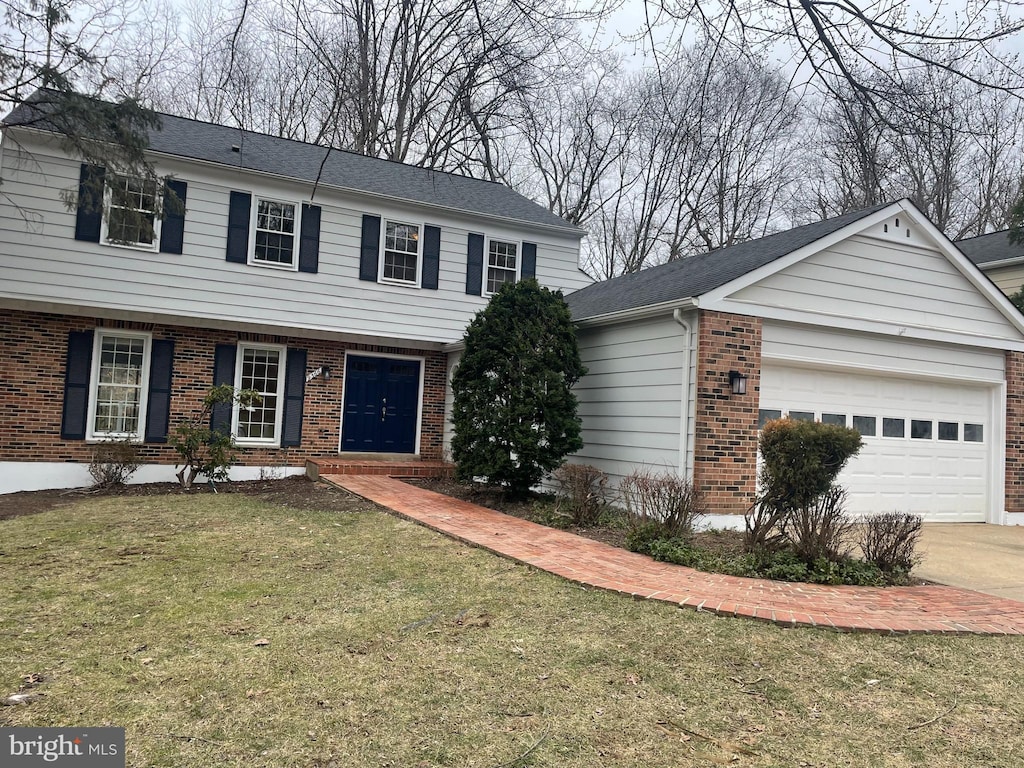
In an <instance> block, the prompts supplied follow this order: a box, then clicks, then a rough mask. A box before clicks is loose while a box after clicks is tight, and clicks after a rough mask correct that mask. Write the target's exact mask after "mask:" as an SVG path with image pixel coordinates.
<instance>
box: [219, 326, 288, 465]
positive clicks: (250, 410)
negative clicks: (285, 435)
mask: <svg viewBox="0 0 1024 768" xmlns="http://www.w3.org/2000/svg"><path fill="white" fill-rule="evenodd" d="M285 354H286V352H285V347H283V346H279V345H276V344H249V343H245V342H242V343H240V344H239V345H238V354H237V355H236V360H235V387H236V388H237V389H240V390H241V389H251V390H254V391H255V392H258V393H259V395H260V402H258V403H253V404H252V405H250V406H239V405H238V404H235V410H234V415H233V420H232V425H231V426H232V432H233V433H234V434H235V439H236V440H237V441H238V443H239V444H240V445H264V446H270V447H276V446H278V445H280V443H281V414H282V412H283V404H284V365H285Z"/></svg>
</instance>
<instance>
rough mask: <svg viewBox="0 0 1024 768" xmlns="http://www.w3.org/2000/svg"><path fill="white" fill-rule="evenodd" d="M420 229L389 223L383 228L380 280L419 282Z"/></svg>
mask: <svg viewBox="0 0 1024 768" xmlns="http://www.w3.org/2000/svg"><path fill="white" fill-rule="evenodd" d="M419 255H420V228H419V227H418V226H417V225H415V224H402V223H399V222H397V221H389V222H387V225H386V226H385V228H384V258H383V259H382V260H381V262H382V263H381V279H383V280H386V281H394V282H397V283H410V284H412V285H416V284H417V283H418V282H419Z"/></svg>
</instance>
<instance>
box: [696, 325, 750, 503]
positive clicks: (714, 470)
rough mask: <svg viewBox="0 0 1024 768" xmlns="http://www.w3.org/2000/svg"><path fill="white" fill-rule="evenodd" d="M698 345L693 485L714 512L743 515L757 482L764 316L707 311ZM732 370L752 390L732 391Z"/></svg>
mask: <svg viewBox="0 0 1024 768" xmlns="http://www.w3.org/2000/svg"><path fill="white" fill-rule="evenodd" d="M697 344H698V346H697V404H696V413H695V417H696V419H695V422H696V423H695V435H694V438H695V439H694V466H693V479H694V483H695V485H696V486H697V487H698V488H699V489H701V490H702V491H704V493H705V494H706V496H707V499H708V502H709V504H710V508H711V512H712V513H715V514H731V515H741V514H743V513H744V512H746V510H747V508H748V507H749V506H750V504H751V502H753V500H754V494H755V492H756V484H757V409H758V400H759V390H760V379H761V320H760V318H756V317H746V316H743V315H732V314H727V313H723V312H708V311H702V312H701V313H700V320H699V338H698V342H697ZM729 371H739V372H740V373H742V374H745V375H746V377H747V394H745V395H734V394H732V387H731V386H730V384H729Z"/></svg>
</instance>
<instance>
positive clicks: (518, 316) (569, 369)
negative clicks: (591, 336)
mask: <svg viewBox="0 0 1024 768" xmlns="http://www.w3.org/2000/svg"><path fill="white" fill-rule="evenodd" d="M464 341H465V351H464V352H463V353H462V359H461V360H460V362H459V366H458V368H457V369H456V370H455V374H454V375H453V377H452V391H453V393H454V396H455V405H454V409H453V414H452V422H453V424H454V427H455V436H454V438H453V440H452V453H453V458H454V459H455V463H456V464H457V466H458V475H459V477H460V478H462V479H464V480H468V479H472V478H475V477H484V478H486V479H487V481H488V482H490V483H494V484H497V485H502V486H505V487H506V488H507V489H508V490H509V491H510V492H511V493H513V494H518V495H522V494H525V493H526V492H527V491H528V490H529V489H530V488H531V487H532V486H534V485H536V484H537V483H538V482H540V480H541V478H542V477H543V476H544V474H545V473H547V472H550V471H552V470H553V469H555V468H556V467H558V466H559V465H560V464H561V463H562V459H563V458H564V457H565V456H566V454H569V453H572V452H573V451H576V450H579V449H580V448H582V447H583V441H582V440H581V439H580V419H579V417H578V416H577V415H576V405H577V403H576V396H575V395H574V394H573V392H572V387H573V385H575V384H576V382H577V381H579V380H580V377H582V376H583V375H584V374H585V373H586V372H587V371H586V368H584V367H583V364H582V363H581V362H580V354H579V349H578V347H577V345H576V331H575V328H574V327H573V324H572V318H571V317H570V315H569V308H568V306H566V304H565V300H564V299H563V298H562V294H561V292H560V291H550V290H548V289H547V288H542V287H541V286H540V285H538V283H537V281H536V280H532V279H531V280H523V281H520V282H518V283H514V284H506V285H504V286H502V288H501V290H500V291H499V292H498V293H497V294H495V296H494V297H493V298H492V299H491V301H490V303H488V305H487V306H486V307H485V308H484V309H483V310H481V311H480V312H478V313H477V315H476V317H475V318H474V319H473V322H472V323H470V325H469V327H468V328H467V329H466V333H465V336H464Z"/></svg>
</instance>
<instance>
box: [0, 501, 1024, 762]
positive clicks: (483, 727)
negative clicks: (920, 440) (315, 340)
mask: <svg viewBox="0 0 1024 768" xmlns="http://www.w3.org/2000/svg"><path fill="white" fill-rule="evenodd" d="M314 487H315V488H318V489H321V490H318V491H317V492H316V493H312V491H311V492H310V493H309V499H308V503H307V504H305V505H304V504H302V503H301V499H300V500H299V501H296V498H295V496H296V494H290V495H288V497H287V501H288V503H289V504H290V506H284V505H282V504H281V503H280V501H275V500H272V499H271V498H269V497H268V498H259V497H248V496H243V495H238V494H220V495H212V494H202V495H201V494H191V495H181V494H176V495H168V496H159V495H130V496H121V497H96V498H89V499H84V500H75V501H74V502H73V503H71V504H65V505H63V506H58V507H55V508H53V509H50V510H48V511H46V512H42V513H40V514H35V515H29V516H22V517H16V518H13V519H8V520H0V577H2V581H0V583H2V585H3V590H4V591H3V593H2V595H3V596H2V598H0V698H3V697H6V696H7V695H8V694H11V693H14V692H16V691H17V690H18V689H19V687H20V686H25V690H26V691H28V692H30V693H36V694H39V695H38V697H37V698H36V699H35V700H34V701H32V702H31V703H30V704H28V705H23V706H16V707H0V725H4V726H14V725H26V726H48V725H65V726H68V725H102V724H109V725H120V726H124V727H125V728H127V743H128V765H130V766H182V767H184V766H215V767H220V766H228V767H232V766H238V768H241V767H242V766H245V767H246V768H249V767H251V766H256V767H263V766H265V767H266V768H271V767H273V768H284V767H286V766H301V767H302V768H328V766H338V767H339V768H340V767H342V766H394V767H395V768H398V767H399V766H401V767H402V768H407V767H411V768H419V767H421V766H480V767H481V768H498V767H499V766H503V767H504V768H525V766H552V768H554V767H557V768H573V767H575V766H579V767H581V768H582V767H583V766H587V767H590V766H634V765H635V766H641V765H642V766H645V767H648V766H649V767H655V766H680V765H693V766H708V765H736V766H779V767H780V768H781V767H785V768H797V767H799V766H804V767H809V766H838V765H850V766H917V765H928V766H930V767H935V766H939V767H941V766H949V767H950V768H952V767H953V766H957V767H958V768H959V767H961V766H1008V767H1009V766H1017V765H1019V762H1020V760H1019V756H1020V755H1021V754H1024V730H1022V729H1021V728H1020V723H1021V722H1022V721H1024V699H1022V698H1021V696H1020V690H1021V688H1022V685H1024V639H1021V638H979V637H954V638H949V637H920V636H914V637H879V636H871V635H856V636H851V635H838V634H833V633H830V632H825V631H822V630H813V629H790V630H786V629H781V628H778V627H775V626H771V625H765V624H760V623H754V622H750V621H745V620H737V619H726V618H719V617H714V616H710V615H706V614H698V613H692V612H689V611H680V610H678V609H675V608H672V607H671V606H667V605H664V604H659V603H653V602H637V601H633V600H630V599H627V598H623V597H620V596H617V595H612V594H606V593H603V592H599V591H592V590H586V589H582V588H580V587H579V586H577V585H573V584H569V583H567V582H564V581H562V580H560V579H558V578H555V577H553V576H549V575H547V574H544V573H540V572H537V571H534V570H532V569H530V568H528V567H525V566H521V565H517V564H515V563H511V562H509V561H506V560H502V559H500V558H498V557H495V556H493V555H490V554H487V553H485V552H482V551H479V550H475V549H471V548H469V547H467V546H465V545H463V544H460V543H458V542H455V541H451V540H448V539H446V538H444V537H442V536H440V535H438V534H435V533H432V532H430V531H427V530H425V529H423V528H420V527H418V526H415V525H413V524H411V523H408V522H404V521H401V520H398V519H395V518H393V517H390V516H388V515H386V514H384V513H382V512H380V511H377V510H376V509H374V508H373V507H371V506H369V505H367V504H365V503H363V502H360V501H357V500H355V499H351V498H349V497H346V496H345V495H344V494H342V493H341V492H340V491H332V492H331V493H325V492H324V491H323V490H322V488H323V486H313V484H309V488H310V489H312V488H314ZM303 507H308V508H303Z"/></svg>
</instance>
